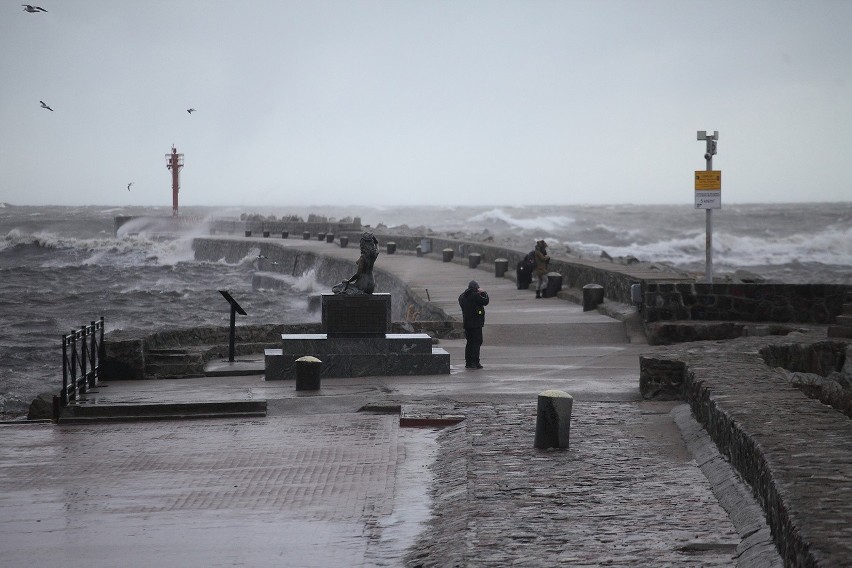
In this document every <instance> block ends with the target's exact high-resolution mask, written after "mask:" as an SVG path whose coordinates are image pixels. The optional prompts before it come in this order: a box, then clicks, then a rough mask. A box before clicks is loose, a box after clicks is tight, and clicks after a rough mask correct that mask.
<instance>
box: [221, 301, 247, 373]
mask: <svg viewBox="0 0 852 568" xmlns="http://www.w3.org/2000/svg"><path fill="white" fill-rule="evenodd" d="M219 293H220V294H222V295H223V296H224V297H225V299H226V300H228V303H229V304H231V335H230V341H229V342H228V362H230V363H233V362H234V341H235V339H236V327H237V314H240V315H241V316H245V315H248V314H247V313H246V311H245V310H244V309H242V308H241V307H240V305H239V304H238V303H237V301H236V300H235V299H233V298H232V297H231V295H230V294H229V293H228V291H227V290H219Z"/></svg>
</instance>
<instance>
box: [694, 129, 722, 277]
mask: <svg viewBox="0 0 852 568" xmlns="http://www.w3.org/2000/svg"><path fill="white" fill-rule="evenodd" d="M698 139H699V140H706V141H707V149H706V151H705V153H704V159H705V160H706V161H707V171H708V172H710V171H713V156H714V155H715V154H716V142H717V141H718V140H719V131H718V130H715V131H714V132H713V135H712V136H708V135H707V131H706V130H699V131H698ZM720 185H721V184H720ZM717 208H721V203H720V205H719V206H718V207H717ZM713 209H714V207H713V206H711V207H708V208H707V209H706V212H707V221H706V240H705V245H704V246H705V248H706V253H705V255H706V260H705V268H704V275H705V278H706V280H707V283H708V284H712V283H713Z"/></svg>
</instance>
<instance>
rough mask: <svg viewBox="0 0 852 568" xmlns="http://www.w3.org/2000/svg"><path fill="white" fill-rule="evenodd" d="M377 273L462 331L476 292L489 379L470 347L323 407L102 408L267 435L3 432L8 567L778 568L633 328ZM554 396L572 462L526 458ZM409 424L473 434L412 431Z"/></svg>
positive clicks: (128, 400)
mask: <svg viewBox="0 0 852 568" xmlns="http://www.w3.org/2000/svg"><path fill="white" fill-rule="evenodd" d="M286 244H287V246H304V247H308V248H312V249H317V250H319V249H320V247H322V248H321V250H322V251H323V252H324V253H325V252H326V251H327V252H328V253H329V254H335V255H345V256H346V258H349V257H352V256H353V254H355V251H353V250H346V249H339V248H337V247H334V246H332V245H326V246H322V245H323V243H319V244H315V243H313V242H309V241H290V242H287V243H286ZM382 266H383V268H384V269H386V270H388V271H391V272H394V273H395V274H396V275H397V276H399V277H401V278H405V279H406V281H407V282H411V283H412V285H413V287H415V288H418V287H419V288H422V289H423V290H425V289H427V288H428V289H429V296H430V298H431V299H432V301H433V302H435V303H438V304H443V305H444V307H445V309H446V310H447V311H448V312H449V313H455V312H456V311H457V307H456V304H454V303H455V298H456V297H457V296H458V294H459V293H460V292H461V290H463V289H464V286H465V285H466V283H467V281H468V280H470V279H471V278H476V279H477V280H479V281H480V283H481V284H482V285H483V287H485V288H487V289H488V290H489V293H490V294H491V298H492V303H491V306H489V307H488V308H487V314H486V321H487V323H486V328H485V345H484V346H483V350H482V360H483V364H484V365H485V367H486V368H485V369H483V370H481V371H468V370H465V369H464V368H463V361H464V359H463V350H464V342H463V341H460V340H442V341H441V342H440V346H441V347H443V348H445V349H446V350H447V351H448V352H450V354H451V360H452V370H451V374H450V375H438V376H415V377H408V376H406V377H364V378H347V379H326V380H324V381H323V383H322V388H321V389H320V391H317V392H296V391H295V388H294V385H293V384H292V382H289V381H278V382H264V381H263V378H262V376H261V375H248V376H224V377H206V378H199V379H178V380H159V381H132V382H131V381H115V382H111V383H108V384H105V385H101V386H100V387H99V388H98V390H97V392H96V393H91V394H89V395H88V397H89V398H88V402H87V403H88V404H141V403H151V402H158V401H180V402H192V401H193V400H216V399H218V400H259V399H262V400H266V401H267V403H268V415H267V416H266V417H265V418H251V419H205V420H191V421H190V420H186V421H162V422H129V423H99V424H90V425H62V424H60V425H50V424H18V425H5V426H0V488H2V497H0V545H2V550H3V561H2V565H3V566H10V567H17V566H42V565H63V566H72V567H76V566H80V567H83V566H85V567H97V566H117V565H123V566H149V565H152V564H156V565H161V566H252V567H253V566H506V565H518V566H555V565H560V566H565V565H568V566H600V565H612V566H663V565H665V566H735V565H742V566H779V565H780V562H779V561H778V559H777V556H773V555H772V553H771V551H767V550H765V548H766V547H765V540H764V541H761V542H760V543H756V544H754V543H751V542H750V541H749V540H748V539H749V537H750V536H751V535H754V534H756V533H757V534H762V533H760V531H761V530H763V529H761V528H760V519H754V518H748V519H746V521H747V522H745V523H744V522H742V520H740V521H737V522H735V520H734V519H732V517H731V515H730V511H726V510H725V509H724V508H723V507H722V506H721V505H720V502H723V501H724V500H722V499H720V498H718V496H717V495H718V494H719V491H720V489H719V487H718V485H720V484H721V485H722V486H723V489H721V491H723V492H724V491H726V490H725V489H724V487H725V486H730V487H733V486H735V485H736V484H737V479H736V475H735V474H733V472H730V474H729V475H727V476H726V477H724V476H723V477H724V480H723V481H721V482H718V483H716V484H715V485H714V483H711V481H710V480H708V478H707V476H706V475H705V474H704V473H703V472H702V468H701V467H700V465H701V464H702V463H703V462H705V461H706V460H707V458H706V455H707V454H708V453H712V452H713V451H714V450H715V447H714V446H713V445H712V443H711V442H707V441H705V442H703V443H702V444H700V445H699V450H696V449H695V447H688V446H687V443H686V441H685V439H684V434H683V427H679V424H678V421H677V420H676V418H677V417H678V416H679V417H680V418H679V419H678V420H681V421H682V420H683V412H682V407H683V405H677V404H675V403H649V402H643V401H642V400H641V397H640V395H639V354H640V353H641V352H642V350H643V349H645V348H647V346H644V345H641V344H637V343H630V342H629V341H628V336H627V334H626V332H625V328H624V324H623V323H622V322H619V321H617V320H614V319H612V318H608V317H606V316H604V315H601V314H599V313H597V312H582V308H581V307H580V306H577V305H574V304H571V303H569V302H565V301H562V300H558V299H555V298H549V299H545V300H535V299H534V297H533V293H532V292H530V291H526V290H517V289H516V287H515V285H514V282H512V281H511V280H508V279H496V278H494V276H493V273H491V274H490V276H489V274H488V273H487V272H486V271H484V270H472V269H469V268H467V266H466V265H461V264H458V263H442V262H440V261H436V260H433V259H428V258H423V259H421V258H416V257H414V256H406V255H393V256H388V255H385V256H382ZM484 268H487V267H484ZM448 282H449V283H453V285H449V284H445V283H448ZM228 365H234V364H231V363H227V362H216V363H214V366H217V367H218V370H221V369H222V367H227V366H228ZM253 365H260V366H261V367H262V358H260V357H259V356H258V357H254V358H242V360H241V361H238V363H237V364H236V366H237V367H239V371H240V372H241V373H243V372H245V371H246V369H249V370H250V369H251V368H252V366H253ZM552 388H557V389H560V390H564V391H567V392H569V393H570V394H571V395H572V396H574V399H575V403H574V411H573V419H572V428H571V447H570V449H569V450H567V451H557V450H535V449H533V447H532V445H533V437H534V433H535V401H536V396H537V393H539V392H541V391H543V390H546V389H552ZM365 407H366V408H370V409H373V410H379V411H380V412H365V411H361V410H362V409H364V408H365ZM396 407H398V408H401V409H402V412H403V413H409V414H416V415H418V416H443V415H447V414H452V415H460V416H463V417H465V420H463V421H462V422H460V423H458V424H456V425H454V426H448V427H446V428H444V429H441V430H438V429H411V428H401V427H400V417H399V415H398V414H395V413H393V412H391V411H392V410H393V409H394V408H396ZM678 409H681V410H680V414H678V412H679V411H678ZM382 410H384V411H383V412H381V411H382ZM687 418H688V413H687ZM696 451H699V452H701V453H700V454H699V453H696ZM697 455H701V456H702V457H701V458H700V461H697V459H696V456H697ZM714 491H716V493H714ZM754 527H758V528H757V529H755V528H754ZM744 543H746V544H745V545H744ZM749 550H751V551H752V553H753V552H754V551H755V550H759V551H760V552H761V554H760V555H759V556H757V558H758V560H754V558H755V556H754V555H753V554H752V555H751V556H749V552H748V551H749ZM738 558H739V559H740V560H738ZM745 559H748V561H746V560H745Z"/></svg>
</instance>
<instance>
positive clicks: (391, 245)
mask: <svg viewBox="0 0 852 568" xmlns="http://www.w3.org/2000/svg"><path fill="white" fill-rule="evenodd" d="M387 251H388V254H393V253H395V252H396V243H395V242H393V241H391V242H389V243H388V244H387Z"/></svg>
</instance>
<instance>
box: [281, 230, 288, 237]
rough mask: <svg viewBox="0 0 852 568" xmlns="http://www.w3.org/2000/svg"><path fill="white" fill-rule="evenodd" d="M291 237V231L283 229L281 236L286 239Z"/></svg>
mask: <svg viewBox="0 0 852 568" xmlns="http://www.w3.org/2000/svg"><path fill="white" fill-rule="evenodd" d="M289 237H290V233H289V232H288V231H281V238H282V239H286V238H289Z"/></svg>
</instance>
